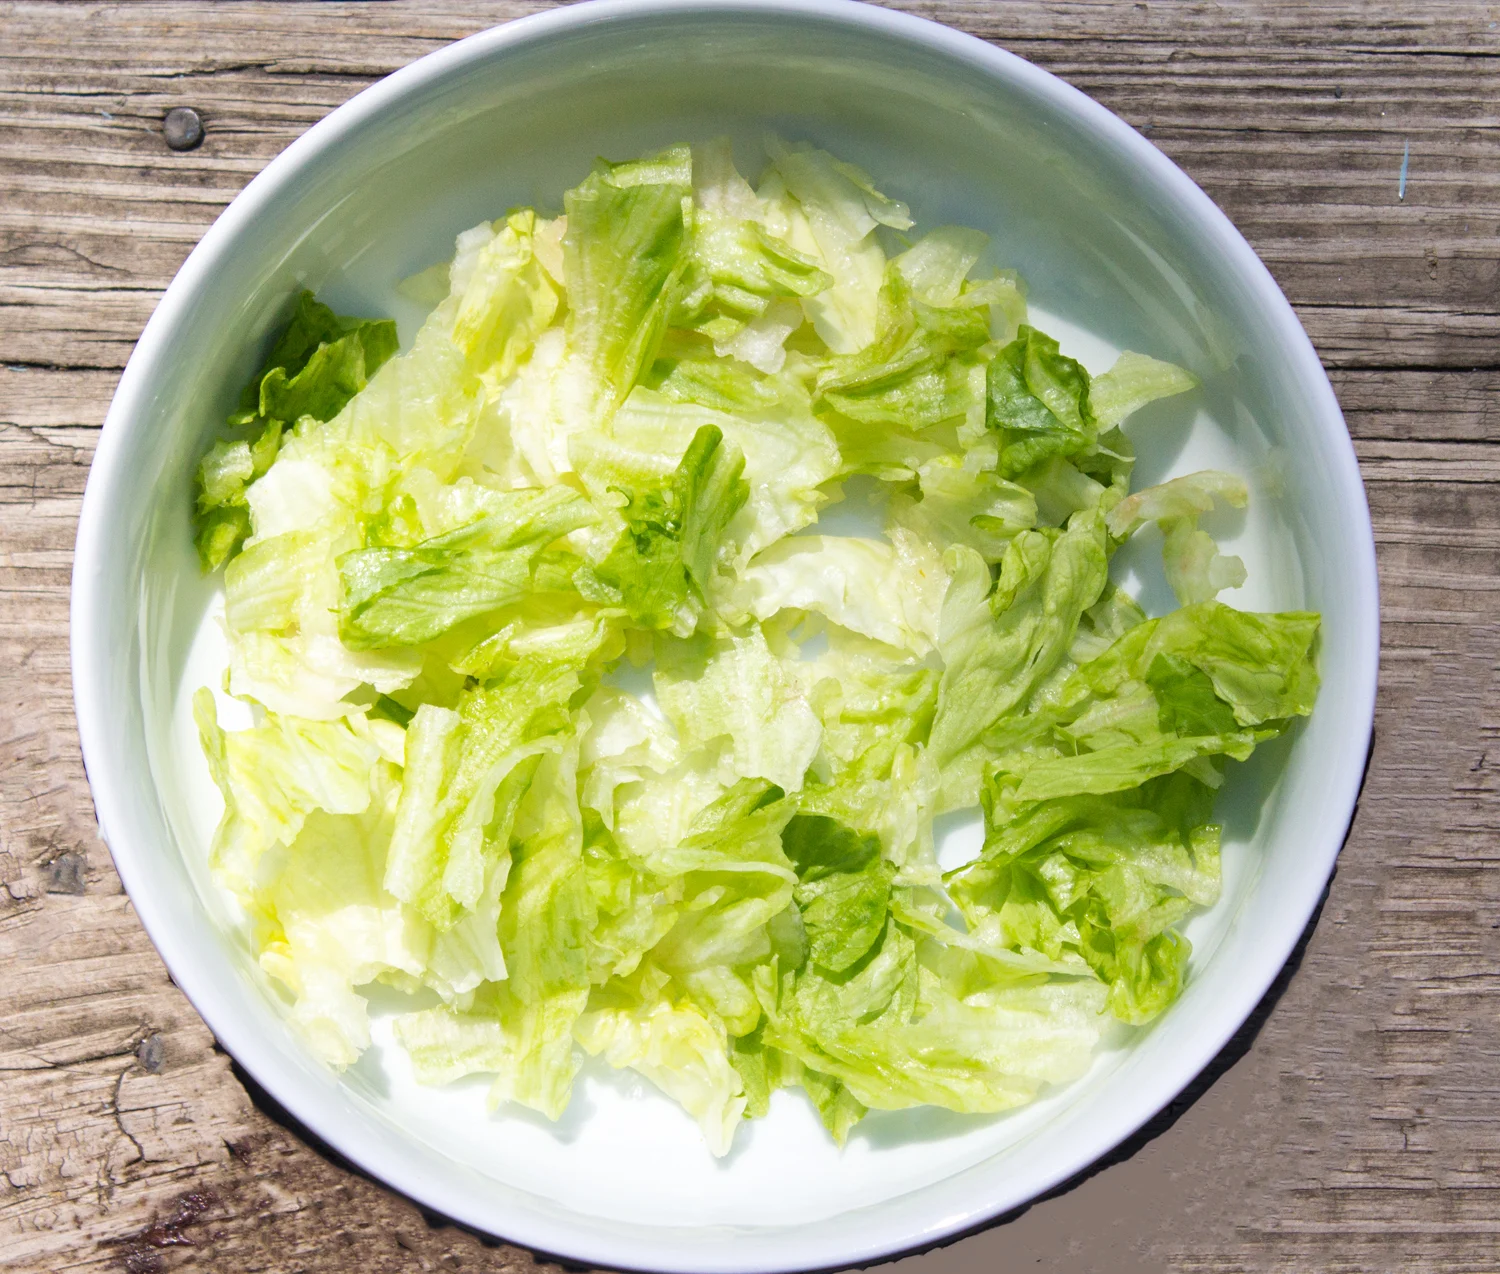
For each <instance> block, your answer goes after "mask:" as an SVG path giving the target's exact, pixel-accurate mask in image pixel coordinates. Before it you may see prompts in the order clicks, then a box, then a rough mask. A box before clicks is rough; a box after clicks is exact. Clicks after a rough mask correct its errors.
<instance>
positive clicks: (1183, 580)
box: [1108, 469, 1250, 606]
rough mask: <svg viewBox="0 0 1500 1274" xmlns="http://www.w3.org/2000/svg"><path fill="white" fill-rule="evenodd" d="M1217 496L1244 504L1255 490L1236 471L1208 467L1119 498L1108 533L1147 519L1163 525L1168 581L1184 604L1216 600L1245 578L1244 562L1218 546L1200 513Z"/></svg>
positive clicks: (1119, 534)
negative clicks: (1200, 524) (1200, 520)
mask: <svg viewBox="0 0 1500 1274" xmlns="http://www.w3.org/2000/svg"><path fill="white" fill-rule="evenodd" d="M1215 498H1217V499H1220V500H1222V501H1224V503H1226V504H1228V505H1231V506H1232V507H1234V508H1236V509H1243V508H1244V507H1245V505H1246V504H1247V503H1248V502H1249V499H1250V494H1249V491H1248V490H1247V489H1246V487H1245V484H1244V483H1243V482H1242V481H1241V480H1240V479H1239V478H1236V477H1234V476H1233V475H1231V474H1227V473H1220V472H1219V471H1218V470H1216V469H1204V470H1202V471H1201V472H1199V473H1190V474H1187V475H1185V476H1184V477H1181V478H1172V479H1171V480H1169V481H1167V482H1163V483H1160V484H1158V485H1157V486H1154V487H1147V488H1146V489H1145V490H1144V491H1137V492H1136V493H1135V494H1134V495H1128V496H1126V497H1125V498H1124V499H1123V500H1121V501H1120V503H1119V504H1117V505H1116V506H1115V507H1114V508H1113V509H1111V510H1110V513H1109V518H1108V521H1109V533H1110V534H1111V535H1113V536H1114V537H1115V538H1116V539H1124V538H1125V537H1127V536H1129V535H1132V534H1134V532H1135V531H1136V530H1137V529H1138V528H1139V527H1141V526H1142V525H1144V524H1145V523H1147V522H1155V523H1156V524H1157V526H1159V527H1160V528H1161V531H1162V560H1163V563H1164V565H1165V566H1166V573H1167V582H1168V583H1169V584H1171V586H1172V591H1173V592H1174V593H1176V594H1177V600H1178V602H1179V603H1181V604H1182V605H1184V606H1187V605H1191V604H1192V603H1193V602H1207V601H1212V600H1213V599H1214V598H1215V597H1217V596H1218V595H1219V593H1221V592H1222V591H1223V590H1224V589H1226V588H1238V587H1239V586H1240V585H1241V584H1243V583H1244V582H1245V578H1246V572H1245V564H1244V562H1242V561H1241V560H1240V559H1239V558H1237V557H1229V556H1226V555H1224V554H1222V553H1220V552H1219V548H1218V545H1217V544H1215V543H1214V541H1213V539H1212V537H1210V536H1209V535H1208V533H1207V532H1206V531H1200V530H1199V529H1198V518H1199V516H1200V515H1201V514H1204V513H1207V512H1208V511H1209V510H1210V509H1212V508H1213V505H1214V500H1215Z"/></svg>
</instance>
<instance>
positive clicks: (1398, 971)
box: [0, 0, 1500, 1274]
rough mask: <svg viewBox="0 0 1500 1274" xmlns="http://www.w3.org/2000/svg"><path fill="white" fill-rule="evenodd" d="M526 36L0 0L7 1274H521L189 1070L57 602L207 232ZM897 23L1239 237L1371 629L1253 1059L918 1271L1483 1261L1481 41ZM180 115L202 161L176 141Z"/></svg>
mask: <svg viewBox="0 0 1500 1274" xmlns="http://www.w3.org/2000/svg"><path fill="white" fill-rule="evenodd" d="M537 7H544V6H539V5H532V4H526V3H516V2H513V0H485V2H484V3H476V4H460V3H457V0H448V2H446V3H441V2H438V0H399V2H398V3H392V4H379V5H377V4H327V5H317V6H310V5H297V4H281V3H269V2H265V0H260V2H255V3H246V4H236V5H233V6H230V5H218V6H213V5H206V4H164V3H141V4H129V5H76V4H66V3H26V4H0V704H3V705H4V707H3V708H0V991H3V998H0V1265H4V1266H5V1267H6V1268H14V1269H17V1270H38V1271H41V1270H48V1271H51V1270H70V1271H85V1270H87V1271H105V1270H116V1271H118V1270H122V1269H124V1270H132V1271H137V1272H144V1271H150V1270H155V1269H175V1268H182V1269H188V1268H192V1269H211V1270H224V1271H229V1270H234V1271H241V1270H244V1271H249V1270H275V1271H294V1270H307V1271H320V1272H324V1271H326V1272H330V1274H332V1272H336V1271H356V1270H357V1271H360V1272H361V1274H376V1272H379V1271H395V1270H411V1269H473V1270H480V1269H486V1270H516V1271H521V1270H529V1269H531V1268H534V1266H533V1262H532V1259H531V1257H530V1256H529V1255H528V1254H526V1253H523V1252H520V1251H517V1250H516V1249H513V1248H507V1247H503V1246H493V1245H488V1244H485V1243H483V1242H481V1241H480V1240H479V1239H477V1238H475V1237H474V1236H471V1235H469V1234H467V1233H464V1232H462V1231H459V1230H457V1229H454V1228H452V1227H443V1226H442V1225H441V1224H438V1223H431V1224H430V1223H429V1222H428V1221H426V1220H424V1219H423V1217H422V1215H421V1214H420V1213H419V1212H418V1211H417V1209H416V1208H414V1207H413V1206H412V1205H411V1204H409V1203H407V1202H406V1201H404V1200H402V1199H400V1198H398V1197H396V1196H394V1195H392V1194H391V1193H390V1192H388V1191H387V1190H385V1189H384V1188H383V1187H381V1186H379V1185H377V1184H375V1183H372V1182H370V1181H368V1180H367V1179H365V1178H364V1177H362V1176H360V1175H358V1174H355V1173H352V1172H350V1171H348V1170H347V1169H346V1168H344V1167H343V1166H340V1165H339V1164H338V1163H336V1162H335V1161H333V1160H331V1159H328V1158H326V1157H324V1156H323V1155H322V1154H320V1153H319V1152H318V1150H317V1148H315V1147H311V1146H309V1145H308V1144H306V1142H305V1141H304V1140H302V1139H301V1138H300V1137H299V1135H298V1134H297V1133H296V1132H295V1131H294V1130H289V1129H287V1128H285V1127H283V1126H281V1125H280V1124H278V1123H277V1122H276V1120H275V1118H274V1117H273V1116H272V1115H271V1114H268V1113H267V1111H265V1110H262V1109H261V1108H259V1107H257V1106H256V1105H255V1103H254V1102H253V1101H252V1100H251V1099H250V1097H249V1096H248V1095H247V1092H246V1089H245V1088H244V1086H243V1085H242V1083H241V1080H240V1078H239V1077H237V1076H236V1074H235V1072H234V1071H233V1069H232V1067H231V1065H230V1063H229V1060H228V1059H227V1058H226V1057H225V1056H224V1055H223V1054H222V1053H220V1052H218V1051H216V1049H215V1046H214V1043H213V1040H212V1037H211V1036H210V1035H209V1033H208V1032H207V1030H206V1029H205V1028H204V1027H203V1025H202V1024H201V1022H200V1021H199V1020H198V1018H197V1017H196V1015H195V1014H194V1013H193V1011H192V1009H191V1008H190V1006H188V1004H187V1003H186V1002H185V1000H183V998H182V997H181V995H180V994H179V993H178V992H177V991H176V989H175V988H174V987H173V986H172V984H171V982H170V981H169V979H168V978H167V976H166V972H165V970H164V969H163V967H162V965H161V963H160V960H159V959H158V957H157V956H156V953H155V951H154V950H153V948H152V947H151V945H150V943H149V941H148V940H147V939H146V937H145V935H144V933H143V932H142V931H141V929H140V927H139V924H138V923H137V922H136V920H135V917H134V914H133V912H132V910H131V908H130V904H129V902H128V900H127V899H126V898H125V897H124V896H123V894H122V893H121V890H120V886H119V882H118V880H117V878H116V876H115V875H114V872H113V870H112V868H111V866H110V862H109V857H108V854H107V852H106V851H105V849H104V848H103V846H102V845H101V844H100V843H99V842H98V840H97V838H96V832H95V827H94V822H93V818H92V813H91V809H90V806H89V801H88V793H87V787H86V783H85V779H84V775H83V771H82V765H81V762H80V760H79V756H78V747H77V739H76V734H75V730H74V726H73V717H72V706H71V702H70V698H69V682H68V671H67V618H68V617H67V584H68V570H69V562H70V554H71V548H72V540H73V529H74V523H75V519H76V516H77V510H78V502H79V498H80V496H81V493H82V490H83V483H84V478H85V475H86V472H87V466H88V462H89V459H90V456H91V454H92V449H93V445H94V439H95V436H96V433H97V429H98V426H99V423H100V421H101V420H102V418H103V414H104V411H105V408H106V406H107V404H108V400H109V396H110V393H111V392H112V389H113V386H114V382H115V379H116V377H117V375H118V371H119V369H120V368H121V367H123V365H124V362H125V359H126V357H127V356H128V354H129V352H130V349H131V346H132V344H133V342H134V340H135V338H136V336H137V335H138V334H139V332H140V330H141V327H142V326H143V324H144V323H145V321H146V318H147V317H148V316H149V314H150V312H151V309H152V306H153V305H154V304H155V302H156V299H157V297H158V296H159V295H160V293H161V290H162V289H163V288H164V287H165V286H166V284H167V282H168V281H169V279H170V278H171V276H172V274H173V272H174V271H175V270H176V269H177V267H178V265H179V264H180V263H181V261H182V259H183V257H184V256H185V255H186V253H187V252H188V250H189V249H190V248H191V246H192V245H193V243H195V242H196V241H197V239H198V238H199V236H200V235H201V234H202V233H203V231H204V230H205V229H206V228H207V226H208V225H209V224H210V222H211V221H212V220H213V218H214V217H215V216H216V215H217V214H218V212H219V211H220V210H221V209H222V208H223V207H224V205H225V204H226V203H227V202H228V200H229V199H230V198H232V197H233V195H234V194H235V193H236V192H237V191H238V190H239V189H240V188H241V187H242V186H243V185H244V184H245V182H246V181H248V180H249V178H250V177H251V176H252V175H254V173H256V172H257V171H259V169H260V168H261V167H262V166H264V164H265V163H266V162H267V160H269V159H270V158H271V157H272V156H273V155H274V154H276V153H277V152H278V151H279V150H281V149H282V148H283V147H284V146H285V145H286V144H287V143H288V142H289V141H291V140H292V139H293V138H294V137H295V136H296V135H297V134H298V133H300V132H301V131H302V130H304V129H305V128H306V127H307V126H308V125H310V124H311V123H313V122H314V121H316V120H317V119H319V118H321V117H322V116H323V115H325V114H326V113H327V112H328V111H329V110H331V109H332V108H333V107H334V106H336V105H338V104H339V103H340V102H342V101H343V100H345V99H346V98H347V97H349V96H350V95H351V94H353V93H354V92H356V91H357V90H358V89H360V88H361V87H363V86H364V85H365V84H367V83H369V82H371V81H372V80H373V79H375V78H378V77H379V76H380V75H383V74H385V73H387V72H388V71H391V70H393V69H395V68H396V67H398V66H400V65H403V64H404V63H406V62H409V61H410V60H412V59H413V58H416V57H418V56H420V55H422V54H424V53H427V52H430V51H431V50H432V49H434V48H437V47H440V46H441V45H442V44H444V43H446V42H448V41H450V40H452V39H455V38H458V37H460V36H462V35H465V34H468V33H469V32H471V31H474V30H477V29H480V28H482V27H484V26H487V25H491V24H492V23H494V22H498V21H501V20H504V19H507V18H510V17H514V16H517V15H519V14H522V13H525V12H528V11H530V10H531V9H533V8H537ZM907 7H909V8H911V9H912V10H913V11H916V12H920V13H923V14H925V15H927V16H930V17H934V18H937V19H939V20H941V21H945V22H948V23H950V24H952V25H955V26H958V27H961V28H964V29H966V30H969V31H972V32H974V33H975V34H978V35H981V36H983V37H984V38H986V39H991V40H994V41H996V42H998V43H1001V44H1004V45H1006V46H1007V47H1009V48H1011V49H1013V50H1014V51H1016V52H1018V53H1020V54H1022V55H1023V56H1026V57H1029V58H1031V59H1033V60H1034V61H1036V62H1038V63H1039V64H1041V65H1042V66H1044V67H1046V68H1047V69H1049V70H1052V71H1054V72H1056V73H1057V74H1059V75H1061V76H1063V77H1064V78H1065V79H1067V80H1069V81H1070V82H1072V83H1074V84H1076V85H1078V86H1079V87H1080V88H1082V89H1084V90H1085V91H1086V92H1089V93H1091V94H1092V95H1094V96H1095V97H1097V98H1098V99H1099V100H1101V101H1102V102H1104V103H1105V104H1106V105H1108V106H1110V107H1111V108H1112V109H1114V110H1116V111H1117V112H1119V113H1120V114H1121V115H1123V116H1124V117H1125V118H1126V119H1127V120H1129V121H1130V122H1131V123H1133V124H1135V125H1136V126H1137V127H1140V128H1142V129H1143V130H1146V131H1147V132H1148V135H1149V136H1150V137H1151V138H1152V139H1153V140H1154V141H1156V142H1157V144H1158V145H1160V146H1161V147H1162V148H1163V149H1164V150H1166V151H1167V153H1168V154H1170V155H1171V156H1172V157H1173V158H1174V159H1176V160H1177V161H1178V162H1179V163H1180V164H1181V165H1182V166H1183V167H1184V168H1185V169H1186V170H1187V171H1188V173H1189V174H1191V175H1192V176H1193V177H1194V178H1195V179H1196V180H1197V181H1198V182H1199V183H1200V184H1202V185H1203V186H1204V188H1205V189H1206V190H1208V192H1209V193H1210V194H1211V195H1212V196H1213V197H1214V198H1215V199H1216V200H1217V201H1218V202H1219V203H1220V205H1221V206H1223V207H1224V208H1225V209H1226V211H1228V212H1229V214H1230V215H1231V216H1232V217H1233V218H1234V219H1235V221H1236V222H1237V224H1238V225H1239V226H1240V227H1241V228H1242V229H1243V230H1244V232H1245V233H1246V235H1247V237H1248V238H1249V239H1250V241H1251V242H1252V244H1254V246H1255V247H1256V248H1257V250H1258V251H1259V252H1260V253H1261V254H1262V256H1263V257H1264V258H1265V260H1266V262H1267V264H1268V265H1269V266H1270V267H1271V269H1272V271H1273V273H1274V274H1275V275H1276V277H1277V279H1278V281H1279V282H1280V283H1281V285H1282V287H1283V288H1284V289H1285V290H1286V292H1287V294H1288V296H1289V297H1290V299H1291V300H1292V302H1293V303H1294V305H1295V306H1296V307H1297V309H1298V311H1299V313H1300V314H1301V316H1302V318H1303V321H1304V322H1305V323H1306V325H1307V328H1308V330H1309V332H1310V333H1311V335H1312V337H1313V340H1314V342H1315V344H1316V345H1317V346H1318V349H1319V350H1320V352H1321V354H1322V356H1323V358H1324V361H1325V363H1326V364H1327V365H1328V367H1329V368H1330V371H1331V372H1332V375H1333V378H1334V384H1335V388H1336V389H1337V390H1338V392H1339V395H1340V398H1341V400H1342V402H1343V403H1344V406H1345V410H1346V413H1347V416H1348V420H1349V426H1350V430H1351V433H1352V434H1353V436H1354V439H1355V444H1356V448H1357V450H1358V452H1359V456H1360V461H1361V465H1362V468H1363V471H1364V475H1365V480H1366V484H1367V488H1368V491H1369V495H1370V503H1371V509H1372V513H1373V516H1374V521H1375V527H1376V536H1377V541H1378V545H1379V551H1380V564H1381V570H1382V581H1383V589H1384V620H1385V628H1384V649H1383V668H1382V673H1383V683H1382V688H1381V696H1380V708H1379V719H1378V728H1377V736H1378V737H1377V744H1376V747H1375V751H1374V755H1373V758H1372V763H1371V768H1370V775H1369V781H1368V784H1367V786H1366V790H1365V794H1364V798H1363V801H1362V803H1361V808H1360V813H1359V816H1358V818H1357V820H1356V823H1355V827H1354V831H1353V834H1352V836H1351V838H1350V841H1349V844H1348V847H1347V849H1346V850H1345V853H1344V856H1343V858H1342V860H1341V865H1340V869H1339V873H1338V876H1337V877H1336V879H1335V881H1334V883H1333V886H1332V889H1331V892H1330V896H1329V899H1328V902H1327V905H1326V906H1325V908H1324V911H1323V915H1322V918H1321V922H1320V923H1319V925H1318V927H1317V929H1316V931H1315V932H1314V933H1313V934H1312V936H1311V939H1310V941H1309V943H1308V945H1307V948H1306V952H1305V955H1304V956H1303V958H1302V961H1301V965H1300V968H1298V970H1297V971H1296V973H1295V976H1292V977H1290V980H1289V982H1288V983H1287V984H1286V985H1285V989H1284V992H1283V993H1282V994H1281V995H1280V998H1279V999H1278V1000H1277V1001H1276V1002H1275V1004H1274V1007H1271V1006H1269V1005H1268V1006H1267V1009H1268V1015H1267V1016H1265V1017H1264V1020H1263V1023H1262V1024H1261V1025H1260V1027H1259V1031H1258V1033H1254V1032H1247V1033H1245V1035H1244V1036H1242V1038H1241V1040H1240V1042H1239V1045H1238V1046H1237V1049H1236V1050H1235V1054H1236V1055H1237V1059H1236V1056H1231V1057H1228V1058H1226V1059H1224V1062H1223V1064H1222V1065H1221V1066H1220V1067H1219V1068H1218V1069H1217V1070H1216V1071H1215V1072H1213V1075H1212V1076H1211V1078H1212V1079H1213V1082H1212V1084H1211V1086H1208V1087H1207V1091H1205V1092H1202V1093H1201V1095H1199V1096H1198V1098H1197V1100H1196V1101H1195V1102H1193V1103H1192V1104H1191V1105H1189V1106H1188V1107H1187V1108H1186V1109H1185V1111H1184V1112H1182V1113H1181V1114H1180V1116H1179V1117H1178V1118H1176V1120H1175V1122H1172V1123H1170V1125H1169V1126H1165V1127H1164V1126H1163V1125H1158V1126H1157V1129H1156V1131H1157V1132H1158V1133H1159V1135H1157V1136H1156V1137H1155V1138H1154V1139H1151V1140H1149V1141H1145V1142H1144V1143H1142V1142H1138V1143H1136V1144H1135V1145H1134V1146H1132V1147H1131V1148H1130V1150H1131V1153H1130V1154H1129V1155H1128V1156H1126V1157H1124V1158H1123V1159H1122V1160H1121V1161H1120V1162H1117V1163H1115V1164H1113V1165H1112V1166H1110V1167H1108V1168H1106V1169H1104V1170H1103V1171H1101V1172H1099V1173H1097V1174H1096V1175H1094V1176H1092V1177H1090V1178H1089V1179H1088V1180H1087V1181H1085V1182H1084V1183H1083V1184H1081V1185H1078V1186H1076V1187H1075V1188H1074V1189H1072V1190H1071V1191H1069V1192H1067V1193H1065V1194H1063V1195H1061V1196H1060V1197H1057V1198H1054V1199H1051V1200H1048V1201H1045V1202H1043V1203H1040V1204H1038V1205H1036V1206H1035V1207H1033V1208H1032V1209H1031V1210H1030V1211H1028V1212H1027V1213H1025V1214H1024V1215H1023V1216H1021V1217H1020V1218H1018V1219H1014V1220H1012V1221H1010V1223H1008V1224H1006V1225H1003V1226H999V1227H996V1228H993V1229H991V1230H989V1231H987V1232H985V1233H983V1234H980V1235H976V1236H973V1237H971V1238H969V1239H966V1240H964V1241H962V1242H960V1243H958V1244H956V1245H954V1246H952V1247H950V1248H948V1249H945V1250H943V1251H941V1252H938V1253H933V1254H929V1255H926V1256H921V1257H913V1258H909V1259H908V1260H907V1261H906V1262H905V1265H906V1267H907V1268H909V1269H910V1270H911V1271H913V1274H915V1272H916V1271H922V1274H955V1272H956V1271H959V1270H967V1269H974V1270H980V1269H984V1270H990V1271H993V1270H1000V1271H1009V1270H1022V1269H1027V1270H1030V1269H1038V1268H1044V1269H1054V1270H1066V1271H1070V1272H1071V1271H1085V1270H1100V1271H1119V1270H1129V1269H1142V1270H1160V1269H1166V1268H1170V1269H1173V1270H1180V1271H1213V1272H1215V1274H1227V1272H1228V1271H1236V1270H1265V1271H1269V1270H1319V1271H1337V1270H1391V1271H1395V1270H1424V1271H1429V1270H1430V1271H1451V1272H1453V1274H1458V1272H1461V1271H1472V1272H1474V1274H1479V1272H1481V1271H1494V1270H1496V1269H1500V1175H1497V1172H1500V1096H1497V1088H1500V1080H1497V1075H1500V1014H1497V1006H1500V960H1497V957H1500V870H1497V868H1500V848H1497V844H1500V842H1497V831H1500V796H1497V792H1500V784H1497V779H1496V777H1495V771H1496V770H1497V768H1500V708H1497V702H1500V700H1497V694H1496V691H1497V684H1496V682H1497V675H1500V671H1497V670H1500V556H1497V552H1496V550H1497V547H1500V499H1497V488H1496V481H1497V478H1500V453H1497V451H1496V444H1497V443H1500V393H1497V391H1500V296H1497V291H1500V144H1497V143H1500V105H1497V104H1500V26H1497V25H1496V24H1497V22H1500V10H1497V9H1495V8H1493V7H1492V6H1489V5H1484V4H1479V3H1437V2H1435V0H1434V2H1432V3H1428V4H1425V5H1408V4H1394V3H1389V2H1388V0H1385V2H1380V3H1375V2H1373V0H1372V2H1371V3H1343V4H1336V3H1326V4H1324V3H1319V4H1313V3H1298V2H1297V0H1255V2H1253V3H1252V2H1244V3H1223V4H1206V3H1205V4H1200V3H1159V2H1155V0H1153V2H1152V3H1149V4H1146V3H1135V4H1129V3H1081V2H1073V3H1047V4H1044V3H1040V2H1037V0H1015V2H1013V3H983V2H981V0H931V2H924V3H917V4H911V5H909V6H907ZM176 105H189V106H192V107H194V108H195V109H197V110H198V111H199V112H200V113H201V115H202V117H203V119H204V121H205V124H206V126H207V130H208V131H207V138H206V140H205V142H204V143H203V145H202V146H201V147H200V148H199V149H197V150H194V151H189V152H183V153H174V152H172V151H170V150H168V149H167V148H166V146H165V145H164V144H163V141H162V138H161V135H160V132H159V126H160V121H161V118H162V116H163V115H164V114H165V112H166V111H167V110H168V109H170V108H171V107H172V106H176ZM1408 144H1409V146H1410V163H1409V175H1408V185H1407V189H1406V194H1405V198H1404V199H1401V198H1398V194H1397V180H1398V172H1399V169H1400V164H1401V155H1402V150H1403V146H1406V145H1408ZM1240 1054H1242V1055H1240ZM1231 1062H1232V1063H1233V1064H1230V1063H1231ZM1201 1087H1202V1085H1200V1088H1201ZM187 1242H191V1243H192V1244H194V1245H195V1246H191V1247H189V1246H179V1245H178V1244H179V1243H187Z"/></svg>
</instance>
